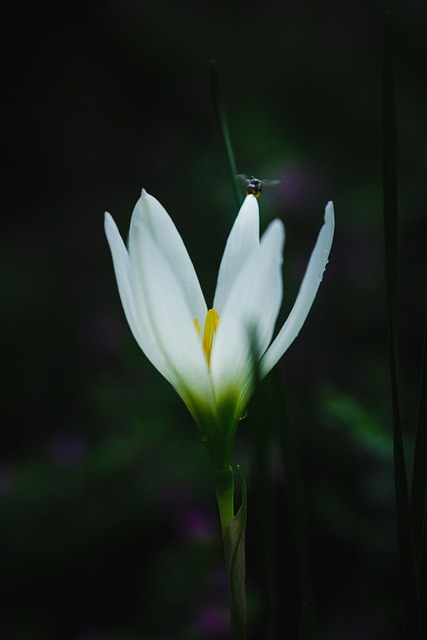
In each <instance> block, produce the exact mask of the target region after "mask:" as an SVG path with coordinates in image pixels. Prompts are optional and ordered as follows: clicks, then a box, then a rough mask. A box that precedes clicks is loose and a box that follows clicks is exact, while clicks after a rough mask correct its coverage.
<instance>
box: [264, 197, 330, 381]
mask: <svg viewBox="0 0 427 640" xmlns="http://www.w3.org/2000/svg"><path fill="white" fill-rule="evenodd" d="M334 227H335V218H334V206H333V204H332V202H329V203H328V204H327V206H326V209H325V222H324V225H323V227H322V228H321V230H320V233H319V235H318V238H317V242H316V246H315V247H314V249H313V253H312V254H311V257H310V261H309V263H308V267H307V270H306V272H305V276H304V279H303V281H302V284H301V287H300V290H299V293H298V296H297V299H296V301H295V304H294V306H293V308H292V310H291V312H290V314H289V316H288V319H287V320H286V322H285V324H284V325H283V327H282V329H281V330H280V332H279V334H278V335H277V337H276V338H275V340H274V341H273V343H272V344H271V346H270V348H269V349H268V351H267V353H266V354H265V355H264V357H263V358H262V360H261V373H262V375H263V376H265V375H267V373H268V372H269V371H270V369H272V368H273V367H274V365H275V364H276V363H277V362H278V360H280V358H281V357H282V355H283V354H284V353H285V351H286V350H287V349H288V348H289V346H290V345H291V344H292V342H293V341H294V340H295V338H296V337H297V335H298V333H299V332H300V330H301V327H302V326H303V324H304V322H305V319H306V318H307V315H308V313H309V311H310V308H311V305H312V304H313V302H314V298H315V297H316V294H317V290H318V289H319V286H320V283H321V281H322V276H323V272H324V270H325V267H326V264H327V262H328V256H329V252H330V250H331V245H332V239H333V237H334Z"/></svg>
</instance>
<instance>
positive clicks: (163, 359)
mask: <svg viewBox="0 0 427 640" xmlns="http://www.w3.org/2000/svg"><path fill="white" fill-rule="evenodd" d="M258 195H259V194H258ZM105 231H106V235H107V239H108V242H109V245H110V249H111V253H112V257H113V263H114V269H115V273H116V279H117V284H118V289H119V293H120V297H121V301H122V304H123V308H124V311H125V314H126V318H127V320H128V323H129V326H130V328H131V330H132V333H133V335H134V337H135V339H136V341H137V342H138V344H139V346H140V347H141V349H142V351H143V352H144V353H145V355H146V356H147V358H148V359H149V360H150V361H151V363H152V364H153V365H154V366H155V367H156V369H157V370H158V371H159V372H160V373H161V374H162V375H163V376H164V377H165V378H166V379H167V380H168V381H169V382H170V383H171V385H172V386H173V387H174V388H175V389H176V391H177V392H178V393H179V395H180V396H181V398H182V399H183V401H184V402H185V404H186V405H187V407H188V409H189V411H190V412H191V414H192V416H193V418H194V420H195V422H196V424H197V426H198V428H199V429H200V431H201V432H202V434H203V439H204V440H205V444H206V447H207V449H208V452H209V455H210V457H211V460H212V463H213V466H214V467H215V468H216V469H224V468H227V467H228V465H229V463H230V455H231V447H232V444H233V441H234V436H235V433H236V428H237V425H238V422H239V418H240V416H241V415H242V412H243V411H244V410H245V408H246V406H247V404H248V401H249V399H250V397H251V395H252V393H253V391H254V386H255V377H256V378H257V379H260V378H263V377H264V376H266V375H267V373H268V372H269V371H270V370H271V369H272V367H274V365H275V364H276V363H277V362H278V360H279V359H280V358H281V357H282V355H283V354H284V352H285V351H286V350H287V349H288V348H289V346H290V345H291V343H292V342H293V341H294V339H295V338H296V337H297V335H298V333H299V331H300V329H301V327H302V325H303V324H304V321H305V319H306V317H307V315H308V313H309V311H310V308H311V305H312V304H313V301H314V298H315V297H316V293H317V290H318V288H319V285H320V282H321V279H322V274H323V271H324V269H325V266H326V263H327V261H328V256H329V251H330V248H331V244H332V238H333V234H334V210H333V205H332V202H329V203H328V204H327V206H326V209H325V216H324V224H323V226H322V228H321V230H320V233H319V235H318V238H317V242H316V245H315V247H314V250H313V253H312V255H311V257H310V260H309V263H308V267H307V271H306V273H305V276H304V279H303V281H302V284H301V288H300V290H299V293H298V296H297V299H296V301H295V304H294V306H293V308H292V310H291V312H290V314H289V317H288V319H287V320H286V322H285V323H284V325H283V326H282V328H281V329H280V330H279V332H278V333H277V335H276V336H275V337H274V339H273V334H274V328H275V324H276V320H277V316H278V313H279V310H280V306H281V302H282V255H283V245H284V239H285V230H284V226H283V223H282V222H281V221H280V220H274V221H273V222H272V223H271V224H270V225H269V226H268V228H267V229H266V231H265V232H264V233H263V235H262V237H261V239H260V237H259V208H258V200H257V197H256V194H248V195H247V196H246V198H245V200H244V202H243V204H242V206H241V208H240V211H239V213H238V215H237V218H236V220H235V222H234V225H233V227H232V229H231V232H230V235H229V237H228V240H227V243H226V246H225V250H224V254H223V257H222V260H221V264H220V267H219V272H218V280H217V285H216V290H215V296H214V300H213V304H212V307H210V308H208V306H207V304H206V301H205V298H204V295H203V292H202V289H201V287H200V284H199V280H198V278H197V274H196V271H195V269H194V266H193V263H192V262H191V259H190V257H189V255H188V252H187V249H186V248H185V245H184V242H183V240H182V238H181V236H180V234H179V232H178V230H177V229H176V227H175V225H174V223H173V221H172V219H171V218H170V216H169V215H168V213H167V212H166V210H165V209H164V208H163V207H162V205H161V204H160V203H159V202H158V200H156V199H155V198H154V197H153V196H150V195H149V194H148V193H147V192H146V191H145V190H143V191H142V195H141V197H140V199H139V200H138V202H137V203H136V206H135V209H134V211H133V214H132V218H131V223H130V230H129V240H128V246H127V247H126V246H125V244H124V242H123V240H122V238H121V236H120V233H119V231H118V229H117V226H116V224H115V222H114V220H113V218H112V217H111V215H110V214H109V213H106V214H105ZM254 344H256V354H257V355H256V362H254V348H253V345H254ZM254 369H256V375H255V374H254Z"/></svg>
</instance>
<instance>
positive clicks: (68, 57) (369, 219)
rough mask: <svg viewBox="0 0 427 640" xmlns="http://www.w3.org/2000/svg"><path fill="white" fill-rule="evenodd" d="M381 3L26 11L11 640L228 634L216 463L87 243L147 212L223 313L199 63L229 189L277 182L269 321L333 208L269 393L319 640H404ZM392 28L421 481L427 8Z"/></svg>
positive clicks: (255, 513) (14, 349)
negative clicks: (275, 387) (276, 280)
mask: <svg viewBox="0 0 427 640" xmlns="http://www.w3.org/2000/svg"><path fill="white" fill-rule="evenodd" d="M389 6H390V5H389V4H387V3H384V2H380V1H377V2H347V3H346V2H342V3H338V2H334V1H332V0H330V1H326V2H325V1H322V2H315V1H314V0H309V1H306V2H304V1H303V2H297V1H284V2H280V3H279V2H275V1H266V2H263V3H262V4H261V3H255V2H251V1H247V2H245V3H243V2H234V3H232V4H231V3H228V2H223V1H219V2H217V3H200V2H181V3H174V2H172V1H171V0H164V1H162V0H158V1H154V0H152V1H151V2H150V1H148V2H136V1H134V2H131V1H129V0H122V1H120V2H119V1H118V0H110V1H106V2H88V3H85V4H83V3H78V2H77V3H73V4H70V5H66V4H59V3H57V4H56V5H54V6H52V8H49V9H48V8H47V7H44V6H40V5H39V4H37V3H34V4H32V5H25V4H24V5H22V4H19V5H18V4H16V5H14V8H13V9H12V10H11V11H12V13H11V15H9V20H8V23H7V35H6V38H5V39H4V41H3V55H2V57H3V62H4V71H3V78H2V80H3V82H2V85H3V100H2V102H3V107H4V108H5V111H6V115H4V117H3V125H4V135H3V139H4V146H3V157H4V160H5V165H6V166H5V169H4V172H3V177H4V185H5V186H4V192H3V214H2V221H3V224H2V227H3V232H2V235H1V250H0V261H1V297H2V303H3V304H2V320H3V321H4V323H5V324H4V328H3V331H2V335H3V338H4V345H3V348H2V352H3V357H2V363H3V366H2V370H3V374H4V383H3V384H2V390H3V400H2V409H3V413H4V419H3V420H2V425H3V426H2V427H1V446H0V566H1V572H2V578H1V584H2V585H3V588H4V593H3V594H2V596H1V599H0V609H1V610H0V639H1V640H21V639H23V640H24V639H25V640H27V639H28V640H32V639H34V640H39V639H40V640H141V639H144V640H146V639H147V640H148V639H153V640H154V639H156V640H160V639H162V640H172V639H179V640H184V639H185V640H187V639H189V640H191V639H193V638H207V639H209V638H210V639H212V640H214V639H216V640H219V639H220V638H226V637H227V619H226V615H227V614H226V610H227V609H226V593H225V582H224V575H223V568H222V566H223V565H222V555H221V554H222V551H221V543H220V531H219V524H218V518H217V513H216V504H215V496H214V486H213V478H212V472H211V469H210V466H209V462H208V458H207V455H206V453H205V451H204V448H203V445H202V443H201V442H200V441H199V438H198V436H197V432H196V429H195V427H194V425H193V424H192V421H191V419H190V417H189V415H188V414H187V411H186V409H185V407H184V405H183V404H182V402H181V401H180V399H179V398H178V396H176V394H175V393H174V391H173V390H172V389H171V388H170V387H169V385H168V384H167V383H166V381H165V380H163V379H162V378H161V376H160V375H159V374H158V373H157V372H156V371H155V370H154V369H153V368H152V367H151V365H150V364H149V363H148V362H147V361H146V359H145V357H144V356H143V355H142V354H141V352H140V351H139V350H138V347H137V345H136V343H135V342H134V340H133V338H132V336H131V333H130V330H129V328H128V326H127V324H126V321H125V319H124V315H123V312H122V309H121V306H120V302H119V297H118V294H117V290H116V284H115V279H114V275H113V270H112V264H111V258H110V254H109V250H108V246H107V243H106V240H105V237H104V233H103V212H104V210H105V209H108V210H109V211H110V212H111V213H112V214H113V216H114V217H115V219H116V221H117V223H118V225H119V228H120V229H121V231H122V233H123V234H124V235H126V233H127V226H128V224H129V220H130V215H131V212H132V208H133V206H134V204H135V202H136V200H137V199H138V197H139V194H140V190H141V188H142V187H145V188H146V189H147V190H148V191H149V192H150V193H152V194H153V195H155V196H156V197H157V198H158V199H159V200H160V201H161V202H162V204H164V206H165V207H166V208H167V210H168V211H169V213H170V214H171V216H172V217H173V219H174V222H175V223H176V225H177V227H178V229H179V230H180V232H181V233H182V236H183V238H184V240H185V242H186V244H187V247H188V249H189V252H190V255H191V256H192V258H193V260H194V264H195V266H196V269H197V271H198V273H199V276H200V280H201V283H202V286H203V288H204V291H205V294H206V297H207V300H208V301H209V300H210V301H211V300H212V297H213V291H214V286H215V279H216V273H217V268H218V265H219V260H220V257H221V253H222V250H223V247H224V242H225V239H226V237H227V233H228V231H229V229H230V227H231V224H232V221H233V219H234V217H235V215H236V213H237V211H236V207H235V203H234V199H233V192H232V187H231V184H230V181H229V176H228V173H227V165H226V159H225V153H224V150H223V147H222V143H221V139H220V135H219V132H218V129H217V125H216V121H215V114H214V108H213V103H212V98H211V91H210V85H209V61H210V60H211V59H212V58H215V59H216V61H217V63H218V68H219V74H220V79H221V86H222V90H223V94H224V97H225V104H226V108H227V113H228V116H229V123H230V130H231V134H232V139H233V143H234V149H235V154H236V159H237V164H238V171H239V172H242V173H247V174H255V175H256V176H259V177H266V178H277V179H280V180H281V183H280V185H279V186H277V187H275V188H272V189H271V191H268V192H265V194H263V196H262V198H261V200H260V207H261V220H262V226H263V228H264V227H265V226H266V224H267V223H268V222H269V221H270V220H271V219H273V218H275V217H280V218H282V219H283V220H284V222H285V225H286V229H287V246H286V250H285V262H284V282H285V294H284V310H285V312H286V310H289V308H290V306H291V304H292V302H293V300H294V297H295V294H296V292H297V290H298V286H299V283H300V281H301V278H302V275H303V273H304V269H305V266H306V263H307V261H308V257H309V254H310V251H311V248H312V246H313V245H314V242H315V237H316V235H317V233H318V230H319V228H320V226H321V223H322V215H323V208H324V205H325V204H326V202H327V201H328V200H329V199H333V200H334V203H335V211H336V236H335V240H334V245H333V249H332V253H331V257H330V264H329V266H328V269H327V272H326V275H325V278H324V283H323V284H322V287H321V288H320V291H319V294H318V298H317V300H316V302H315V305H314V307H313V309H312V312H311V313H310V316H309V318H308V320H307V323H306V325H305V327H304V330H303V331H302V332H301V335H300V337H299V338H298V340H297V341H296V342H295V344H294V345H293V346H292V347H291V349H290V350H289V352H288V353H287V354H286V355H285V357H284V358H283V360H282V362H281V363H280V365H279V367H278V373H277V374H275V375H276V378H274V376H273V374H272V380H275V379H276V381H277V376H278V375H280V376H282V377H284V378H285V379H286V388H287V397H288V400H287V402H286V413H287V414H288V413H289V414H290V415H291V422H292V425H293V426H294V429H295V434H296V438H297V450H298V452H299V462H300V465H301V471H302V477H303V482H304V487H305V490H306V500H307V513H308V516H307V517H308V529H309V534H310V549H311V568H310V577H311V580H312V583H313V589H314V595H315V598H314V599H315V602H316V610H317V617H318V621H319V628H320V631H321V637H322V638H327V639H328V640H333V639H335V638H336V639H337V640H338V639H339V640H359V639H362V638H363V639H364V640H371V639H372V640H374V639H375V640H390V639H391V640H392V639H393V638H400V637H401V633H402V631H401V627H400V624H401V621H400V595H399V574H398V553H397V544H396V528H395V513H394V496H393V466H392V443H391V417H390V395H389V373H388V356H387V332H386V327H387V324H386V312H385V309H386V308H385V287H384V272H383V233H382V195H381V60H382V53H383V47H384V20H385V9H386V8H387V7H389ZM392 9H393V22H394V35H395V38H394V40H395V42H394V46H395V50H394V53H395V62H396V100H397V116H398V126H399V137H398V144H399V178H400V214H401V244H400V246H401V298H400V300H401V350H400V357H401V360H400V364H401V369H400V380H401V385H402V414H403V423H404V429H405V434H406V435H407V442H406V445H407V454H408V456H407V458H408V466H409V469H410V467H411V459H412V458H411V451H412V446H413V435H414V425H415V419H416V405H417V395H418V386H417V385H418V379H419V368H420V349H421V342H422V321H423V314H424V309H425V283H426V260H425V237H426V236H425V232H426V202H427V186H426V185H427V182H426V169H427V159H426V144H425V143H426V140H427V124H426V123H427V119H426V113H427V91H426V64H425V61H426V49H427V40H426V27H427V11H426V7H425V3H423V2H421V1H415V0H412V1H411V0H409V1H407V2H400V3H394V6H392ZM242 197H243V194H242ZM271 384H272V383H271V381H270V380H269V379H267V380H266V381H265V382H264V383H263V385H262V388H261V389H260V390H259V392H258V394H257V395H256V396H255V399H254V401H253V402H252V403H251V405H250V407H249V413H248V417H247V418H246V420H245V421H243V422H242V424H241V425H240V428H239V433H238V437H237V443H236V449H235V456H234V461H235V463H240V464H241V465H242V467H243V468H244V470H245V474H246V476H247V480H248V485H249V500H250V503H249V524H248V606H249V612H250V613H249V619H250V629H251V638H272V639H273V638H274V637H275V636H274V630H271V628H270V627H271V626H272V627H274V608H275V607H274V600H275V599H276V608H277V610H278V611H279V614H280V615H279V619H280V620H279V630H280V633H281V634H283V635H284V634H285V633H287V634H288V635H287V636H286V637H289V638H294V637H295V635H296V627H297V622H298V616H299V610H300V606H301V600H302V595H301V583H300V577H299V570H298V566H299V563H298V561H297V559H296V558H297V552H296V546H297V545H295V540H294V538H293V536H292V530H293V529H292V509H290V506H289V505H290V504H291V503H292V492H291V491H290V486H289V478H288V476H287V469H286V465H284V464H283V455H282V454H283V451H282V448H281V446H280V443H281V437H282V434H281V429H283V428H284V427H283V424H282V423H283V422H284V421H285V419H284V415H282V414H283V408H282V407H281V405H279V404H278V403H277V399H276V400H275V399H274V394H272V393H271V388H270V385H271ZM275 402H276V404H275ZM266 407H268V409H266ZM282 418H283V419H282ZM265 460H267V461H268V465H267V471H268V473H267V480H265V470H264V466H263V465H264V463H265ZM261 485H262V486H261ZM266 505H267V506H266ZM266 529H267V533H268V532H270V536H269V537H268V536H267V537H268V540H269V542H268V553H266V550H265V548H263V547H262V541H263V540H266V537H265V536H266ZM270 553H271V557H272V559H273V560H272V564H270V565H269V564H268V562H269V560H268V556H269V554H270ZM270 560H271V558H270ZM265 566H273V567H274V568H275V570H276V575H275V577H274V576H273V578H272V580H271V579H269V578H268V575H267V574H268V571H266V570H265V569H264V568H263V567H265ZM266 576H267V577H266ZM272 584H273V587H271V585H272ZM268 585H270V587H269V586H268ZM268 589H270V591H268ZM272 594H274V596H275V597H272ZM276 637H277V636H276Z"/></svg>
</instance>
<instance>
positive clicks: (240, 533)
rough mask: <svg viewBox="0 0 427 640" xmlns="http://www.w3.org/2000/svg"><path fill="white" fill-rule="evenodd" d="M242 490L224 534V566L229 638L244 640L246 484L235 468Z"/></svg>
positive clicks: (240, 473)
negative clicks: (229, 627)
mask: <svg viewBox="0 0 427 640" xmlns="http://www.w3.org/2000/svg"><path fill="white" fill-rule="evenodd" d="M237 470H238V472H239V476H240V483H241V488H242V504H241V506H240V508H239V510H238V512H237V513H236V515H235V516H234V518H233V520H232V522H231V524H230V525H229V527H228V528H227V530H226V532H225V534H224V553H225V566H226V570H227V579H228V588H229V595H230V618H231V636H232V638H233V640H246V588H245V578H246V563H245V531H246V521H247V492H246V482H245V479H244V477H243V472H242V470H241V469H240V467H239V466H238V467H237Z"/></svg>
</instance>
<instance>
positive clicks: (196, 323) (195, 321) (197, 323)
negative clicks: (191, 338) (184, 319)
mask: <svg viewBox="0 0 427 640" xmlns="http://www.w3.org/2000/svg"><path fill="white" fill-rule="evenodd" d="M193 322H194V326H195V327H196V331H197V335H198V336H199V335H200V325H199V321H198V320H197V318H194V320H193Z"/></svg>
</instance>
